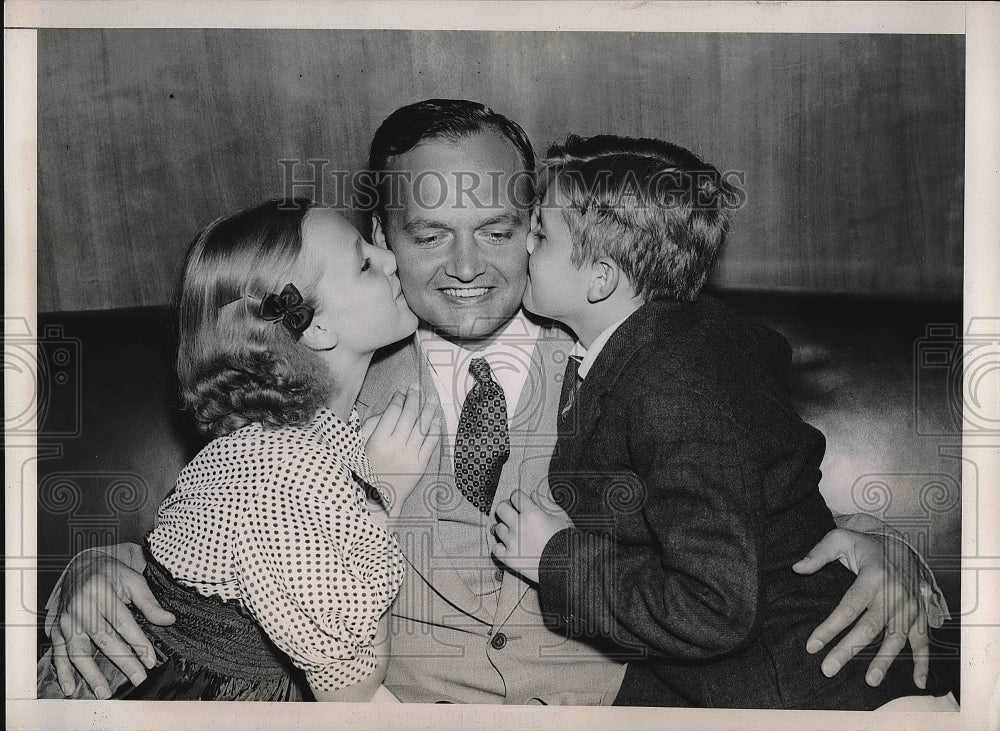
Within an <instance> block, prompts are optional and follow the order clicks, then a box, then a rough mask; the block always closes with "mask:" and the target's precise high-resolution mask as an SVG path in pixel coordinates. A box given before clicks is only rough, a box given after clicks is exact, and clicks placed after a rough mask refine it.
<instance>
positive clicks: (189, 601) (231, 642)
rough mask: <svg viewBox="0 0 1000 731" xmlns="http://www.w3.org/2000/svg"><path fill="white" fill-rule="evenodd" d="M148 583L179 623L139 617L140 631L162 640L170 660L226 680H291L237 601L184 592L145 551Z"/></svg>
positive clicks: (285, 664)
mask: <svg viewBox="0 0 1000 731" xmlns="http://www.w3.org/2000/svg"><path fill="white" fill-rule="evenodd" d="M145 553H146V571H145V576H146V580H147V581H148V582H149V588H150V590H151V591H152V592H153V595H154V596H155V597H156V598H157V600H158V601H159V602H160V604H161V605H162V606H163V608H164V609H166V610H167V611H169V612H171V613H173V614H174V616H176V617H177V621H176V622H174V624H172V625H170V626H169V627H160V626H157V625H153V624H150V623H149V622H147V621H145V619H144V618H143V617H142V616H141V614H140V613H139V612H135V614H136V619H137V620H138V621H139V624H140V626H141V627H142V628H143V630H144V631H146V632H147V633H148V634H150V635H152V636H153V637H154V638H156V639H158V640H159V644H160V645H161V649H162V650H163V651H164V652H165V653H166V654H168V655H173V656H174V657H179V658H183V660H184V662H185V663H186V664H191V665H194V666H200V667H205V668H210V669H211V670H213V671H214V672H217V673H219V674H221V675H226V676H231V677H236V678H241V679H244V680H248V681H256V680H264V679H269V678H275V677H278V676H283V675H287V674H288V672H289V671H290V670H291V669H292V665H291V662H290V661H289V659H288V657H287V656H286V655H285V654H284V653H282V652H281V651H280V650H279V649H278V648H277V647H275V646H274V644H273V643H272V642H271V640H270V639H269V638H268V636H267V634H266V633H265V632H264V630H263V629H261V627H260V625H258V624H257V622H256V621H254V619H253V618H252V617H250V616H249V615H248V614H247V613H246V611H245V610H244V609H243V607H242V606H241V605H240V604H239V603H238V602H236V601H235V600H230V601H224V600H222V599H220V598H219V597H206V596H202V595H201V594H199V593H198V592H196V591H195V590H194V589H191V588H189V587H186V586H182V585H181V584H179V583H177V581H176V580H174V578H173V577H172V576H171V575H170V574H169V573H168V572H167V570H166V569H165V568H163V566H161V565H160V564H159V562H157V561H156V559H155V558H153V556H152V554H151V553H150V552H149V549H148V547H147V548H146V551H145Z"/></svg>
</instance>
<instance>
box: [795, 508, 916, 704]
mask: <svg viewBox="0 0 1000 731" xmlns="http://www.w3.org/2000/svg"><path fill="white" fill-rule="evenodd" d="M838 559H839V560H840V561H841V563H843V564H844V565H845V566H847V567H848V568H850V569H851V570H852V571H854V572H855V573H856V574H857V575H858V578H857V579H856V580H855V582H854V583H853V584H852V585H851V588H850V589H848V590H847V593H846V594H845V595H844V598H843V599H841V600H840V604H838V605H837V607H836V608H835V609H834V610H833V612H832V613H831V614H830V616H829V617H827V618H826V619H825V620H824V621H823V623H822V624H820V625H819V626H818V627H817V628H816V629H815V630H813V633H812V634H811V635H810V636H809V640H808V642H807V643H806V652H809V653H810V654H815V653H817V652H819V651H820V650H822V649H823V648H824V647H825V646H826V645H827V643H828V642H830V640H832V639H833V638H834V637H836V636H837V635H838V634H840V632H842V631H843V630H844V629H846V628H847V627H849V626H850V625H851V623H852V622H854V621H855V620H858V621H857V623H856V624H855V625H854V627H853V628H852V629H851V631H850V632H848V633H847V634H846V635H845V636H844V638H843V639H842V640H841V641H840V642H839V643H837V646H836V647H834V648H833V649H832V650H831V651H830V653H829V654H828V655H827V656H826V658H825V659H824V660H823V665H822V670H823V674H824V675H826V676H827V677H832V676H834V675H836V674H837V673H838V672H839V671H840V669H841V668H842V667H844V665H845V664H846V663H847V662H848V661H849V660H850V659H851V658H853V657H854V656H855V655H856V654H857V653H858V652H859V651H860V650H862V649H863V648H864V647H866V646H867V645H868V644H870V643H871V642H872V640H874V639H875V638H876V637H877V636H878V635H879V633H880V632H881V631H882V629H883V628H885V637H884V639H883V640H882V646H881V648H879V651H878V654H877V655H876V657H875V659H874V660H872V663H871V665H869V666H868V673H867V674H866V675H865V681H866V682H867V683H868V685H871V686H873V687H875V686H878V685H879V683H881V682H882V679H883V678H884V677H885V673H886V670H888V669H889V666H890V665H892V663H893V661H894V660H895V659H896V656H897V655H898V654H899V651H900V650H902V649H903V647H904V646H905V645H906V642H907V640H909V642H910V647H911V649H912V651H913V682H914V683H915V684H916V686H917V687H918V688H925V687H926V685H927V669H928V647H929V644H928V636H927V615H926V614H925V612H924V604H923V601H922V599H921V597H922V595H925V594H927V593H929V592H930V586H929V585H928V584H927V583H926V582H925V581H922V580H921V579H920V571H919V564H918V562H917V559H916V558H915V557H914V556H913V554H912V552H911V551H910V549H909V547H908V546H906V544H904V543H902V542H901V541H897V540H894V539H892V538H888V537H883V536H877V535H869V534H865V533H854V532H853V531H849V530H844V529H842V528H838V529H836V530H832V531H830V532H829V533H827V534H826V536H824V537H823V540H821V541H820V542H819V543H817V544H816V546H815V547H814V548H813V549H812V550H811V551H810V552H809V554H808V555H807V556H806V557H805V558H804V559H802V560H801V561H799V562H798V563H796V564H795V565H794V566H792V570H794V571H795V572H796V573H799V574H812V573H815V572H816V571H818V570H819V569H821V568H822V567H823V566H825V565H826V564H828V563H830V562H831V561H835V560H838ZM859 617H860V619H858V618H859Z"/></svg>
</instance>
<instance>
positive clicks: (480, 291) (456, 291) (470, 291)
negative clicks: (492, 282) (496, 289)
mask: <svg viewBox="0 0 1000 731" xmlns="http://www.w3.org/2000/svg"><path fill="white" fill-rule="evenodd" d="M492 289H493V288H492V287H442V288H441V290H440V291H441V292H443V293H444V294H446V295H448V296H449V297H458V298H459V299H471V298H474V297H482V296H484V295H486V294H488V293H489V292H490V291H491V290H492Z"/></svg>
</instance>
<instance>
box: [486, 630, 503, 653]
mask: <svg viewBox="0 0 1000 731" xmlns="http://www.w3.org/2000/svg"><path fill="white" fill-rule="evenodd" d="M490 645H492V646H493V649H494V650H502V649H503V648H504V647H505V646H506V645H507V635H505V634H504V633H503V632H497V633H496V634H495V635H493V639H492V640H490Z"/></svg>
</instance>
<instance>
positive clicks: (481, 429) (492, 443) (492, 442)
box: [455, 358, 510, 515]
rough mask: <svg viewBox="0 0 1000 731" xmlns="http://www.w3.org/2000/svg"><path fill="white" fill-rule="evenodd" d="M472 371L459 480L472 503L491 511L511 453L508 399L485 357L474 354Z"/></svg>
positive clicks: (458, 438)
mask: <svg viewBox="0 0 1000 731" xmlns="http://www.w3.org/2000/svg"><path fill="white" fill-rule="evenodd" d="M469 373H471V374H472V377H473V378H474V379H476V383H475V385H474V386H473V387H472V390H471V391H469V395H468V396H467V397H466V398H465V404H464V405H463V406H462V416H461V417H460V418H459V420H458V434H456V435H455V484H456V485H457V486H458V489H459V490H460V491H461V492H462V494H463V495H465V498H466V499H467V500H468V501H469V502H470V503H472V504H473V505H475V506H476V507H477V508H479V510H480V511H482V512H483V513H484V514H486V515H489V514H490V511H491V510H492V508H493V496H494V495H496V491H497V483H499V482H500V469H501V468H502V467H503V464H504V462H506V461H507V457H509V456H510V435H509V434H508V432H507V402H506V400H505V399H504V394H503V389H502V388H500V384H499V383H497V382H496V381H494V380H493V375H492V374H491V373H490V366H489V364H488V363H487V362H486V361H485V360H484V359H482V358H473V359H472V362H471V363H469Z"/></svg>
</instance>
